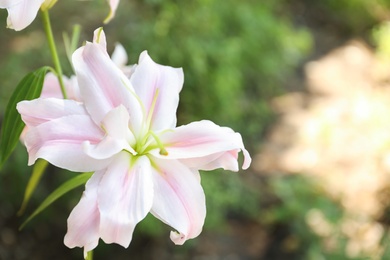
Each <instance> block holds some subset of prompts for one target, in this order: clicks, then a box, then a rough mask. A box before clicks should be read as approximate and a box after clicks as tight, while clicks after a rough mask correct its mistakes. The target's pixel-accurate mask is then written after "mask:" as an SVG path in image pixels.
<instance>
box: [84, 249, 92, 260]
mask: <svg viewBox="0 0 390 260" xmlns="http://www.w3.org/2000/svg"><path fill="white" fill-rule="evenodd" d="M85 260H93V250H91V251H88V253H87V258H85Z"/></svg>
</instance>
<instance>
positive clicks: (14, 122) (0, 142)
mask: <svg viewBox="0 0 390 260" xmlns="http://www.w3.org/2000/svg"><path fill="white" fill-rule="evenodd" d="M49 69H50V68H49V67H42V68H40V69H38V70H36V71H33V72H31V73H29V74H27V75H26V76H25V77H24V78H23V79H22V80H21V81H20V82H19V84H18V86H17V87H16V89H15V91H14V93H13V94H12V96H11V99H10V100H9V102H8V105H7V107H6V110H5V115H4V121H3V125H2V129H1V137H0V168H1V167H2V166H3V164H4V162H5V161H6V160H7V159H8V157H9V156H10V155H11V153H12V151H13V150H14V149H15V147H16V145H17V143H18V141H19V137H20V134H21V133H22V131H23V128H24V123H23V121H22V118H21V116H20V114H19V113H18V111H17V110H16V104H17V103H19V102H20V101H22V100H32V99H35V98H38V97H39V96H40V95H41V92H42V86H43V81H44V79H45V75H46V73H47V71H48V70H49Z"/></svg>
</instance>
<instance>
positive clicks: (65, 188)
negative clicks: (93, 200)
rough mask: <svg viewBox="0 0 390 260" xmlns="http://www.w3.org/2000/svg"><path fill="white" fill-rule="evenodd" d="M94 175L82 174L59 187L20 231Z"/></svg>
mask: <svg viewBox="0 0 390 260" xmlns="http://www.w3.org/2000/svg"><path fill="white" fill-rule="evenodd" d="M92 174H93V173H91V172H86V173H81V174H79V175H77V176H75V177H73V178H72V179H70V180H68V181H66V182H65V183H63V184H62V185H61V186H60V187H58V188H57V189H56V190H55V191H53V192H52V193H51V194H50V195H49V196H48V197H47V198H46V199H45V200H44V201H43V202H42V204H41V205H40V206H39V207H38V208H37V209H36V210H35V211H34V212H33V213H32V214H31V216H29V217H28V218H27V220H26V221H24V222H23V224H22V225H21V226H20V228H19V229H22V228H23V227H24V226H25V225H26V224H27V223H28V222H30V220H31V219H33V218H34V217H35V216H36V215H38V214H39V213H41V212H42V211H43V210H44V209H46V208H47V207H48V206H50V205H51V204H52V203H53V202H54V201H56V200H57V199H58V198H60V197H61V196H62V195H64V194H66V193H67V192H69V191H71V190H73V189H75V188H77V187H78V186H80V185H83V184H85V183H86V182H87V181H88V179H89V178H91V176H92Z"/></svg>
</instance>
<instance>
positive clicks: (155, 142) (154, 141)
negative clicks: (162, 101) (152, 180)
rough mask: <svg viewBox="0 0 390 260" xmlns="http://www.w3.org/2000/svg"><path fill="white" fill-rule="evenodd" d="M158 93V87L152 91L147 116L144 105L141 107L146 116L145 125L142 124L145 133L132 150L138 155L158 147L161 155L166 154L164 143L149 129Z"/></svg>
mask: <svg viewBox="0 0 390 260" xmlns="http://www.w3.org/2000/svg"><path fill="white" fill-rule="evenodd" d="M158 94H159V89H156V92H155V93H154V96H153V101H152V104H151V106H150V109H149V113H148V115H147V117H146V110H145V107H143V109H144V114H145V117H146V121H145V125H144V129H145V132H146V134H145V135H144V136H143V137H142V138H140V139H139V140H138V141H137V143H136V145H135V148H134V150H135V151H136V152H137V153H138V154H139V155H144V154H147V153H148V152H149V151H150V150H153V149H156V148H159V149H160V154H161V155H168V152H167V150H166V149H165V147H164V145H163V144H162V142H161V140H160V138H159V137H158V136H157V135H156V134H155V133H154V132H153V131H152V130H150V127H151V124H152V118H153V113H154V109H155V106H156V102H157V98H158ZM141 104H142V103H141Z"/></svg>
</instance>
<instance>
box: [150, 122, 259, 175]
mask: <svg viewBox="0 0 390 260" xmlns="http://www.w3.org/2000/svg"><path fill="white" fill-rule="evenodd" d="M160 140H161V142H162V143H163V144H164V147H165V149H166V150H167V152H168V155H160V154H159V150H157V149H155V150H153V151H151V153H152V154H153V155H155V156H156V157H160V158H167V159H191V160H190V161H189V162H190V165H191V167H193V168H196V169H203V167H206V168H205V169H209V170H210V169H211V166H212V165H214V166H220V167H222V168H225V169H229V170H233V171H234V170H237V167H236V166H234V165H232V156H233V158H236V159H237V157H236V155H237V153H236V151H237V150H241V151H242V152H243V154H244V163H243V166H242V168H243V169H247V168H248V167H249V165H250V163H251V157H250V155H249V153H248V152H247V150H246V149H245V147H244V144H243V142H242V138H241V135H240V134H239V133H236V132H234V131H233V130H232V129H230V128H228V127H220V126H218V125H216V124H214V123H213V122H211V121H207V120H203V121H199V122H193V123H190V124H188V125H184V126H180V127H177V128H175V129H173V130H170V131H165V132H162V133H161V135H160ZM224 153H227V154H224ZM183 162H185V161H184V160H183Z"/></svg>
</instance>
